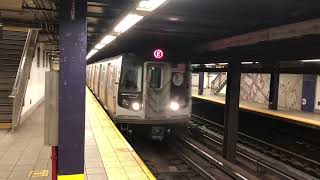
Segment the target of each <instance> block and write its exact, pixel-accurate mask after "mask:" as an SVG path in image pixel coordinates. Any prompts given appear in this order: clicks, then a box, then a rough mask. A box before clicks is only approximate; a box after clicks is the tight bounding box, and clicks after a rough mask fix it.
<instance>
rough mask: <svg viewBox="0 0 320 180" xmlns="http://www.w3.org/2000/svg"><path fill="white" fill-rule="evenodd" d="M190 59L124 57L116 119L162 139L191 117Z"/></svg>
mask: <svg viewBox="0 0 320 180" xmlns="http://www.w3.org/2000/svg"><path fill="white" fill-rule="evenodd" d="M190 78H191V75H190V67H189V63H188V61H170V62H169V61H168V60H167V61H162V62H157V61H144V60H142V58H138V57H134V56H123V60H122V68H121V76H120V79H119V91H118V102H117V111H116V117H115V122H116V123H118V124H119V125H120V128H121V127H122V128H123V129H129V130H130V129H131V128H134V129H136V128H139V132H141V131H142V130H145V131H148V133H149V135H150V136H151V137H152V138H153V139H162V138H163V137H164V136H165V135H166V134H168V133H169V134H170V132H171V131H172V129H174V128H175V127H176V126H177V125H179V124H185V123H186V122H188V121H189V120H190V118H191V89H190Z"/></svg>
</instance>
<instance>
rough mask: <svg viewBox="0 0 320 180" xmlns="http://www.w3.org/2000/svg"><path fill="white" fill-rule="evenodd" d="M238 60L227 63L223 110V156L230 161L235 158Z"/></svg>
mask: <svg viewBox="0 0 320 180" xmlns="http://www.w3.org/2000/svg"><path fill="white" fill-rule="evenodd" d="M240 76H241V72H240V62H232V63H229V67H228V76H227V92H226V105H225V110H224V139H223V157H224V158H225V159H227V160H229V161H231V162H234V161H235V158H236V145H237V138H238V119H239V96H240Z"/></svg>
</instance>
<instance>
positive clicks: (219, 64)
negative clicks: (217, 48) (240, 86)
mask: <svg viewBox="0 0 320 180" xmlns="http://www.w3.org/2000/svg"><path fill="white" fill-rule="evenodd" d="M219 65H228V63H219Z"/></svg>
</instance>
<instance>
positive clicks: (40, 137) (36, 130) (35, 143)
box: [0, 103, 52, 180]
mask: <svg viewBox="0 0 320 180" xmlns="http://www.w3.org/2000/svg"><path fill="white" fill-rule="evenodd" d="M43 129H44V103H42V104H41V105H40V106H39V107H38V108H37V109H36V110H35V111H34V112H33V113H32V114H31V115H30V116H29V117H28V118H27V119H26V120H25V121H24V123H23V124H22V125H21V126H20V127H19V128H18V129H16V130H15V131H14V132H12V131H10V130H0V180H26V179H37V180H51V179H52V177H51V158H50V156H51V147H49V146H45V145H44V131H43Z"/></svg>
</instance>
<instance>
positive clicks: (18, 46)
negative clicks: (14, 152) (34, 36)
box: [0, 30, 28, 128]
mask: <svg viewBox="0 0 320 180" xmlns="http://www.w3.org/2000/svg"><path fill="white" fill-rule="evenodd" d="M2 33H3V34H2V39H0V128H1V127H8V128H10V124H11V122H12V107H13V99H12V98H9V97H8V96H9V95H10V94H11V92H12V88H13V85H14V82H15V78H16V74H17V71H18V68H19V64H20V60H21V56H22V53H23V49H24V45H25V42H26V39H27V35H28V32H20V31H9V30H3V31H2Z"/></svg>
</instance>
